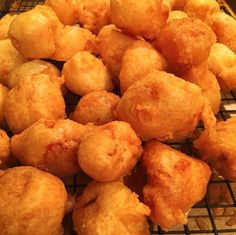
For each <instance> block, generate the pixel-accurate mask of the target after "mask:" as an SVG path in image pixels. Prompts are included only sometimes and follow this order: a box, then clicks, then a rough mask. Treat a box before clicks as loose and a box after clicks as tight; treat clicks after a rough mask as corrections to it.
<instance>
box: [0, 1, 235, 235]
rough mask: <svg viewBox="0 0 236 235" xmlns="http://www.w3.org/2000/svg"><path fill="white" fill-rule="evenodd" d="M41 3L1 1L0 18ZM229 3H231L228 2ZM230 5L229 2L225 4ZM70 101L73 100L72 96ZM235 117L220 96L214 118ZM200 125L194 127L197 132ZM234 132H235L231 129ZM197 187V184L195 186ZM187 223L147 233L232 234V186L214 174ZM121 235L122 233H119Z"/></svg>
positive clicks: (78, 186)
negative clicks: (204, 194) (218, 106)
mask: <svg viewBox="0 0 236 235" xmlns="http://www.w3.org/2000/svg"><path fill="white" fill-rule="evenodd" d="M43 2H44V1H42V0H16V1H14V0H13V1H5V6H4V7H3V9H2V10H0V16H3V15H4V14H6V13H8V12H10V13H20V12H24V11H27V10H30V9H32V8H33V7H34V6H35V5H37V4H42V3H43ZM218 2H219V4H220V5H221V9H222V10H224V11H225V12H226V13H227V14H231V15H233V16H235V15H234V14H233V11H232V10H231V9H230V8H229V6H228V5H227V4H225V2H224V1H223V0H218ZM231 2H233V1H231ZM229 3H230V1H229ZM71 98H72V99H76V97H74V96H73V95H72V97H71ZM233 116H236V92H230V93H224V94H222V102H221V107H220V112H219V113H218V115H217V118H218V119H219V120H227V119H228V118H230V117H233ZM201 129H202V126H201V125H199V126H198V130H199V131H201ZM235 131H236V130H235ZM173 147H175V148H178V149H180V150H181V151H183V152H185V153H187V154H188V155H192V156H194V155H196V152H195V151H194V149H193V148H192V144H191V141H189V140H187V141H186V142H184V143H182V144H175V145H173ZM89 180H90V179H89V178H86V176H84V175H83V174H79V175H77V176H74V177H73V178H72V179H68V180H66V182H65V183H66V187H67V190H68V191H69V192H70V193H73V194H74V193H76V194H79V193H81V192H82V190H83V188H84V187H85V186H86V184H87V183H88V182H89ZM196 187H197V185H196ZM188 218H189V219H188V224H187V225H184V226H178V227H176V228H175V229H173V230H171V231H168V232H166V231H163V230H162V229H161V228H160V227H158V226H155V225H153V224H152V223H150V231H151V234H153V235H154V234H159V235H162V234H163V235H164V234H173V235H177V234H180V235H191V234H193V235H202V234H206V235H207V234H212V235H218V234H219V235H236V183H232V182H229V181H227V180H225V179H223V178H221V177H218V176H217V175H215V176H214V177H213V178H212V180H211V181H210V183H209V187H208V193H207V195H206V197H205V198H204V199H203V200H202V201H201V202H199V203H198V204H196V205H195V206H194V207H193V208H192V210H191V211H190V213H189V216H188ZM64 226H65V235H75V232H74V231H73V228H72V222H71V217H70V215H67V216H66V217H65V219H64ZM121 235H125V234H121Z"/></svg>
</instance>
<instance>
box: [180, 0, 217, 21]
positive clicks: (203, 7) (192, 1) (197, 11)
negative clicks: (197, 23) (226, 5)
mask: <svg viewBox="0 0 236 235" xmlns="http://www.w3.org/2000/svg"><path fill="white" fill-rule="evenodd" d="M184 11H185V12H186V13H187V15H188V16H189V17H192V18H198V19H200V20H202V21H205V20H206V19H207V18H208V17H209V16H211V15H212V14H214V13H216V12H220V6H219V4H218V3H217V1H216V0H188V1H187V3H186V5H185V7H184Z"/></svg>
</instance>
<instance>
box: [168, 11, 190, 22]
mask: <svg viewBox="0 0 236 235" xmlns="http://www.w3.org/2000/svg"><path fill="white" fill-rule="evenodd" d="M184 18H188V15H187V14H186V13H185V12H183V11H179V10H175V11H170V13H169V17H168V20H167V22H170V21H171V20H177V19H184Z"/></svg>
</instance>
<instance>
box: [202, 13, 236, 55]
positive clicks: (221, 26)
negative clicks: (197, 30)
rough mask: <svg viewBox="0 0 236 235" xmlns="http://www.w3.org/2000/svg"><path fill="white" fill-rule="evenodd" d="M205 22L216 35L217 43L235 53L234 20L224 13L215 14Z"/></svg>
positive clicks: (235, 22)
mask: <svg viewBox="0 0 236 235" xmlns="http://www.w3.org/2000/svg"><path fill="white" fill-rule="evenodd" d="M206 22H207V24H208V25H209V26H210V27H211V28H212V30H213V31H214V33H215V34H216V37H217V42H219V43H223V44H225V45H226V46H227V47H229V48H230V49H231V50H232V51H234V53H236V40H235V38H236V20H235V19H234V18H233V17H231V16H229V15H228V14H226V13H224V12H217V13H214V14H212V15H211V16H210V17H208V18H207V21H206Z"/></svg>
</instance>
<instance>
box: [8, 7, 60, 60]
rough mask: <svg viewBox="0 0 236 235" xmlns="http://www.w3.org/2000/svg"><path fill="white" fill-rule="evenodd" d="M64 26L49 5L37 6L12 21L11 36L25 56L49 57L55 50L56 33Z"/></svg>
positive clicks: (14, 43)
mask: <svg viewBox="0 0 236 235" xmlns="http://www.w3.org/2000/svg"><path fill="white" fill-rule="evenodd" d="M60 28H62V24H61V23H60V22H59V20H58V18H57V16H56V14H55V13H54V12H53V11H52V9H51V8H49V7H47V6H37V7H35V8H34V9H32V10H30V11H27V12H24V13H21V14H19V15H18V16H16V18H15V19H14V20H13V21H12V23H11V26H10V29H9V37H10V39H11V41H12V44H13V46H14V47H15V48H16V49H17V50H18V51H19V52H20V53H21V54H22V55H24V56H25V57H27V58H33V59H40V58H49V57H50V56H52V55H53V54H54V52H55V49H56V47H55V34H56V31H57V30H59V29H60Z"/></svg>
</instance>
